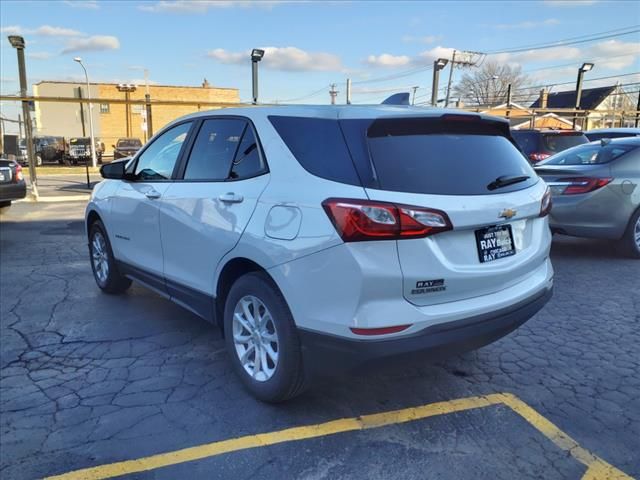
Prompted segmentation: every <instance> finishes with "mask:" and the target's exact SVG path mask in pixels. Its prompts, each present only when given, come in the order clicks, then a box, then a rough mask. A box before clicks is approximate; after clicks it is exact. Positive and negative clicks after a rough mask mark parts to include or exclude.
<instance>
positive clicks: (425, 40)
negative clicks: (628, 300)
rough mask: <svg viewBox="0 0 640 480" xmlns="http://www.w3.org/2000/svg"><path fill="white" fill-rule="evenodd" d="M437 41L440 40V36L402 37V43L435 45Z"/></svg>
mask: <svg viewBox="0 0 640 480" xmlns="http://www.w3.org/2000/svg"><path fill="white" fill-rule="evenodd" d="M438 40H442V35H423V36H415V35H404V36H403V37H402V41H403V42H405V43H426V44H429V43H436V42H437V41H438Z"/></svg>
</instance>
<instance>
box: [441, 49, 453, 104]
mask: <svg viewBox="0 0 640 480" xmlns="http://www.w3.org/2000/svg"><path fill="white" fill-rule="evenodd" d="M455 66H456V51H455V50H454V51H453V56H452V58H451V69H450V70H449V82H448V83H447V97H446V99H445V101H444V108H447V107H448V106H449V94H450V93H451V80H453V69H454V67H455Z"/></svg>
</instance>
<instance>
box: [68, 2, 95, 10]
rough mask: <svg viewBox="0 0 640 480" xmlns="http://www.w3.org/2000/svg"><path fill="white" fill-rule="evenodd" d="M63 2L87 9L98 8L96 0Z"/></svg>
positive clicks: (70, 5)
mask: <svg viewBox="0 0 640 480" xmlns="http://www.w3.org/2000/svg"><path fill="white" fill-rule="evenodd" d="M64 3H65V5H68V6H69V7H73V8H86V9H88V10H97V9H98V8H100V5H98V2H97V0H65V2H64Z"/></svg>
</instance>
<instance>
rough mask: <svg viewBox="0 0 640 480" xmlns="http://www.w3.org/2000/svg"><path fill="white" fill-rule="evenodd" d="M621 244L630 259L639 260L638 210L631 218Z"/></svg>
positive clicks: (639, 232)
mask: <svg viewBox="0 0 640 480" xmlns="http://www.w3.org/2000/svg"><path fill="white" fill-rule="evenodd" d="M622 242H623V243H624V244H625V247H626V250H627V253H628V254H629V256H630V257H632V258H638V259H640V208H639V209H638V210H636V212H635V213H634V214H633V215H632V216H631V220H630V221H629V225H628V227H627V231H626V232H625V234H624V237H623V238H622Z"/></svg>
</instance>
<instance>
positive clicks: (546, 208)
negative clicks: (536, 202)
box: [540, 187, 552, 217]
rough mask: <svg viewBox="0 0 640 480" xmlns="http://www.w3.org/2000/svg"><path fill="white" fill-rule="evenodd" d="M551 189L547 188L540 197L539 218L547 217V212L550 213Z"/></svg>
mask: <svg viewBox="0 0 640 480" xmlns="http://www.w3.org/2000/svg"><path fill="white" fill-rule="evenodd" d="M551 205H552V202H551V189H550V188H549V187H547V190H546V191H545V192H544V195H543V196H542V202H540V216H541V217H546V216H547V215H549V212H550V211H551Z"/></svg>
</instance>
